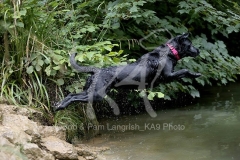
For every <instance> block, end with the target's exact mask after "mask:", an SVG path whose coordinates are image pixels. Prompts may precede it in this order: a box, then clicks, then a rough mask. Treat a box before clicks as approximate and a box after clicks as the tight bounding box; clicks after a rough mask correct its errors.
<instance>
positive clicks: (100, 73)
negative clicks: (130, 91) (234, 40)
mask: <svg viewBox="0 0 240 160" xmlns="http://www.w3.org/2000/svg"><path fill="white" fill-rule="evenodd" d="M167 43H169V44H171V45H172V46H173V47H174V48H175V49H176V50H177V51H178V53H179V56H180V58H184V57H187V56H190V57H195V56H197V55H198V54H199V50H198V49H197V48H195V47H194V46H192V43H191V41H190V40H189V39H188V33H186V34H183V35H179V36H177V37H175V38H173V39H171V40H169V41H168V42H167ZM70 62H71V64H72V66H73V68H75V69H76V70H78V71H79V72H87V73H90V74H91V75H90V76H89V77H88V79H87V82H86V85H85V87H84V90H83V92H81V93H76V94H73V93H71V94H69V95H68V96H67V97H65V98H64V99H63V100H62V101H61V102H60V103H59V105H58V106H56V110H60V109H64V108H65V107H67V106H68V105H69V104H70V103H72V102H75V101H80V102H91V103H92V102H94V101H101V100H102V99H103V98H104V97H105V95H106V94H107V93H108V92H109V90H110V89H111V88H118V87H122V86H125V87H126V88H132V87H136V88H140V89H144V88H148V87H152V86H151V85H152V84H153V83H154V86H156V85H158V84H159V83H160V82H161V81H162V80H165V81H172V80H175V79H179V78H183V77H190V78H196V77H199V76H201V74H200V73H192V72H189V71H188V69H181V70H178V71H174V67H175V65H176V63H177V59H176V57H175V56H174V55H173V53H172V52H171V50H170V49H169V47H168V46H167V45H166V44H165V45H161V46H159V47H157V48H156V49H155V50H153V51H151V52H149V53H146V54H144V55H143V56H142V57H141V58H139V59H138V60H137V61H136V62H134V63H131V64H128V65H125V66H115V67H108V68H102V69H101V68H94V67H84V66H79V65H78V64H77V63H76V61H75V53H74V54H72V55H71V57H70ZM163 62H164V63H163Z"/></svg>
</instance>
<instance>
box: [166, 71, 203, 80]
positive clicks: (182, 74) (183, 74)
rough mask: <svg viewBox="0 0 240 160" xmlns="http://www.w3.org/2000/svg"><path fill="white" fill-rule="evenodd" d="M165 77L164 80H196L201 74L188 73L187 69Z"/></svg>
mask: <svg viewBox="0 0 240 160" xmlns="http://www.w3.org/2000/svg"><path fill="white" fill-rule="evenodd" d="M165 76H166V78H170V79H180V78H184V77H189V78H197V77H199V76H201V73H192V72H189V70H188V69H181V70H179V71H176V72H172V73H167V74H166V75H165Z"/></svg>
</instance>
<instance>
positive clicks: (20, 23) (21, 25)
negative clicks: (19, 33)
mask: <svg viewBox="0 0 240 160" xmlns="http://www.w3.org/2000/svg"><path fill="white" fill-rule="evenodd" d="M16 26H18V27H21V28H24V24H23V23H22V22H17V23H16Z"/></svg>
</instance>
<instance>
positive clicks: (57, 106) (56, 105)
mask: <svg viewBox="0 0 240 160" xmlns="http://www.w3.org/2000/svg"><path fill="white" fill-rule="evenodd" d="M52 109H53V111H54V112H57V111H59V110H62V109H63V108H62V107H61V103H55V104H54V105H53V106H52Z"/></svg>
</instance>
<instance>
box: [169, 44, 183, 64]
mask: <svg viewBox="0 0 240 160" xmlns="http://www.w3.org/2000/svg"><path fill="white" fill-rule="evenodd" d="M167 46H168V47H169V48H170V50H171V51H172V53H173V54H174V56H175V58H176V59H177V60H179V59H180V56H179V54H178V51H177V50H176V49H175V48H174V47H173V46H172V45H171V44H169V43H167Z"/></svg>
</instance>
